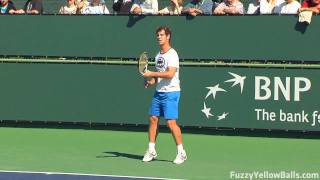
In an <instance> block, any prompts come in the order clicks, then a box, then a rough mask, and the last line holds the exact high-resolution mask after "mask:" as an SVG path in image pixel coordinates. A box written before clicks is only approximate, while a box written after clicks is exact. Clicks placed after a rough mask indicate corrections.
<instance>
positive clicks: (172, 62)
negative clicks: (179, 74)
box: [168, 50, 179, 68]
mask: <svg viewBox="0 0 320 180" xmlns="http://www.w3.org/2000/svg"><path fill="white" fill-rule="evenodd" d="M168 67H175V68H179V56H178V53H177V52H176V51H175V50H171V52H170V54H169V56H168Z"/></svg>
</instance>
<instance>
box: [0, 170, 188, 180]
mask: <svg viewBox="0 0 320 180" xmlns="http://www.w3.org/2000/svg"><path fill="white" fill-rule="evenodd" d="M2 172H3V173H21V174H22V173H25V174H47V175H51V174H52V175H55V174H56V175H71V176H97V177H120V178H121V177H123V178H132V179H139V178H141V179H157V180H183V179H169V178H157V177H140V176H120V175H107V174H85V173H63V172H40V171H39V172H37V171H7V170H0V173H2Z"/></svg>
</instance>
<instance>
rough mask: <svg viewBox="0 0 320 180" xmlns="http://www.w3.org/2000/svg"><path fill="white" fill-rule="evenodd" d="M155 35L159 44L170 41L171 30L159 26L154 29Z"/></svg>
mask: <svg viewBox="0 0 320 180" xmlns="http://www.w3.org/2000/svg"><path fill="white" fill-rule="evenodd" d="M156 37H157V40H158V42H159V44H160V45H161V44H164V43H170V40H171V30H170V28H169V27H167V26H160V27H159V28H158V29H157V30H156Z"/></svg>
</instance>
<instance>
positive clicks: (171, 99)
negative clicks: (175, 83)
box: [163, 92, 187, 164]
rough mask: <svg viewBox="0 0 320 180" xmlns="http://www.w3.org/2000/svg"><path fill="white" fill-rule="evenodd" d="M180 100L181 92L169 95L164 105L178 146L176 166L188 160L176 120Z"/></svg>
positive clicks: (168, 123)
mask: <svg viewBox="0 0 320 180" xmlns="http://www.w3.org/2000/svg"><path fill="white" fill-rule="evenodd" d="M179 99H180V92H170V93H167V97H166V100H165V102H164V105H163V111H164V117H165V119H166V120H167V125H168V127H169V129H170V130H171V133H172V136H173V138H174V140H175V142H176V145H177V157H176V158H175V160H174V161H173V162H174V163H176V164H181V163H183V162H184V161H185V160H186V159H187V155H186V152H185V150H184V148H183V145H182V135H181V129H180V127H179V125H178V124H177V121H176V119H178V109H179Z"/></svg>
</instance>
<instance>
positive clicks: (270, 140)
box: [0, 127, 320, 180]
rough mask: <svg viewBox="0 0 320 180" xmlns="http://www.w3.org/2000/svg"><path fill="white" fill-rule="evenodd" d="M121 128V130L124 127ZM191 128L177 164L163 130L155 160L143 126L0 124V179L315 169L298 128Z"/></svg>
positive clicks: (211, 175) (312, 140)
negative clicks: (277, 131) (147, 157)
mask: <svg viewBox="0 0 320 180" xmlns="http://www.w3.org/2000/svg"><path fill="white" fill-rule="evenodd" d="M123 129H124V130H126V128H125V127H123ZM145 130H146V131H147V128H146V129H145ZM213 131H214V130H213ZM197 132H198V133H194V132H193V133H191V132H184V134H183V138H184V146H185V149H186V151H187V153H188V160H187V161H186V162H185V163H184V164H182V165H175V164H173V163H172V160H173V159H174V157H175V155H176V147H175V144H174V142H173V139H172V136H171V134H170V133H168V132H160V134H159V136H158V142H157V145H156V148H157V152H158V154H159V156H158V158H157V160H155V161H152V162H149V163H143V162H142V161H141V159H142V157H143V154H144V152H145V150H146V147H147V133H146V132H141V131H121V128H117V130H111V129H107V130H106V129H105V130H97V129H86V128H84V129H79V128H77V129H63V128H30V127H29V128H25V127H0V138H1V143H0V152H1V153H0V161H1V163H0V170H1V171H2V173H0V179H1V180H2V179H5V180H11V179H12V178H11V177H9V178H4V177H5V176H6V175H10V174H12V173H14V172H15V171H19V172H20V171H23V172H46V173H27V175H26V174H25V175H23V176H22V177H27V176H33V177H31V178H30V179H32V180H33V179H36V178H35V177H36V175H39V174H40V175H45V176H46V177H55V178H54V179H58V180H66V179H68V178H73V177H76V175H79V176H77V177H78V179H79V180H80V179H81V178H87V175H92V176H91V178H90V179H88V180H104V179H103V178H107V176H109V175H111V176H112V177H113V178H117V177H119V178H122V177H123V178H139V177H140V178H144V177H145V178H147V179H156V178H168V179H192V180H193V179H195V180H197V179H203V180H205V179H219V180H224V179H230V177H231V176H230V174H231V172H254V171H259V172H263V171H268V172H279V171H288V172H290V171H295V172H299V173H305V172H306V173H308V172H318V173H320V170H319V164H320V158H319V149H320V143H319V138H318V137H317V136H312V137H310V136H306V135H305V134H302V133H301V134H298V135H296V136H290V137H288V136H287V135H277V137H275V136H274V135H272V132H262V133H260V134H258V135H257V136H256V135H254V136H252V135H251V134H253V133H250V132H249V133H245V134H244V133H239V134H237V132H231V133H225V134H224V133H212V134H201V129H199V130H198V131H197ZM3 171H10V172H3ZM12 171H14V172H12ZM50 172H51V173H50ZM54 173H57V174H54ZM70 173H71V175H70ZM17 174H18V175H19V174H21V173H15V175H17ZM72 174H73V175H72ZM81 174H82V175H81ZM66 175H69V176H66ZM94 175H97V176H94ZM1 177H2V178H1ZM7 177H8V176H7ZM16 177H17V176H16ZM42 177H43V176H42ZM63 177H65V178H63ZM66 177H68V178H66ZM112 177H109V178H112ZM10 178H11V179H10ZM94 178H96V179H94ZM99 178H102V179H99ZM40 179H42V178H40ZM19 180H24V179H19ZM43 180H51V179H43ZM68 180H69V179H68ZM70 180H73V179H70ZM81 180H82V179H81ZM83 180H87V179H83Z"/></svg>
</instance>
